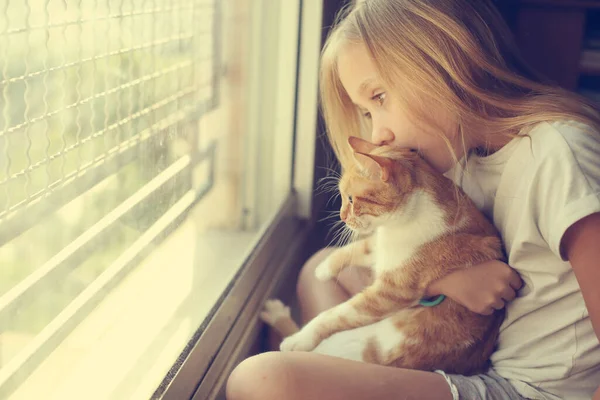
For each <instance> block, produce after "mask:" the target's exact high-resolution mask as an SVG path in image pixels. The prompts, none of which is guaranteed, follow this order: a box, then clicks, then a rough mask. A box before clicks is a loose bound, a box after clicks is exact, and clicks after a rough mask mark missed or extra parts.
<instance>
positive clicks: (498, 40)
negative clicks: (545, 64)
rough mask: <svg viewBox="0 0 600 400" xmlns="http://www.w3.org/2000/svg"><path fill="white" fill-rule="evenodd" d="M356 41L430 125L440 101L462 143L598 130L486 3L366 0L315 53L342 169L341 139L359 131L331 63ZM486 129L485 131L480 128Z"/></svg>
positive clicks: (585, 105)
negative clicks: (546, 79) (542, 127)
mask: <svg viewBox="0 0 600 400" xmlns="http://www.w3.org/2000/svg"><path fill="white" fill-rule="evenodd" d="M357 43H361V44H364V45H365V46H366V47H367V49H368V51H369V52H370V54H371V56H372V58H373V61H374V63H375V66H376V68H377V70H378V72H379V74H380V76H381V79H382V80H383V81H384V83H385V84H386V85H388V87H390V88H391V90H394V94H395V95H397V96H398V97H399V98H401V99H402V100H403V101H404V103H405V104H406V105H407V106H408V105H409V104H410V111H411V113H412V114H413V115H415V116H416V117H417V118H419V119H420V120H421V121H423V122H425V121H426V122H427V123H430V124H432V125H433V126H435V122H434V121H428V120H427V116H426V114H425V110H427V107H429V109H431V104H435V105H436V106H439V107H443V109H446V110H448V112H449V113H450V114H451V115H453V116H454V117H455V118H456V121H457V122H458V134H459V135H460V137H461V138H462V140H463V143H464V138H465V137H466V135H469V137H470V138H474V139H476V140H477V141H478V142H481V143H486V142H487V141H488V140H489V139H490V135H504V136H516V135H518V134H526V133H527V132H528V130H529V129H530V128H531V127H533V126H534V125H535V124H537V123H540V122H544V121H554V120H575V121H578V122H582V123H584V124H587V125H589V126H590V127H591V128H593V129H595V130H596V131H600V115H599V114H598V111H597V110H596V109H595V107H594V106H593V104H592V103H591V102H590V101H588V100H585V99H584V98H582V97H581V96H578V95H576V94H574V93H571V92H569V91H567V90H564V89H561V88H559V87H556V86H552V85H549V84H544V83H541V80H540V79H539V77H537V76H536V74H535V72H533V71H532V70H531V69H530V68H529V67H528V66H527V65H526V63H525V62H524V61H523V60H522V59H521V57H520V56H519V54H518V51H517V46H516V44H515V43H514V41H513V39H512V35H511V33H510V31H509V30H508V28H507V26H506V24H505V23H504V20H503V19H502V17H501V15H500V14H499V12H498V11H497V10H496V8H495V7H494V6H493V5H492V4H491V1H489V0H476V1H473V0H363V1H360V2H359V3H358V4H356V5H355V6H352V7H347V8H346V9H345V10H343V11H342V12H341V13H340V15H339V16H338V20H337V22H336V24H335V25H334V28H333V29H332V31H331V33H330V35H329V37H328V39H327V42H326V44H325V47H324V49H323V52H322V57H321V76H320V91H321V105H322V109H323V114H324V117H325V121H326V124H327V132H328V135H329V139H330V141H331V143H332V146H333V148H334V150H335V152H336V155H337V156H338V159H339V160H340V162H341V165H342V167H343V168H346V167H345V166H346V165H348V164H347V162H350V160H351V153H350V148H349V146H348V145H347V143H346V138H347V137H348V136H364V135H363V134H364V132H365V125H364V123H363V119H362V118H361V117H360V116H359V113H358V112H357V110H356V107H355V106H354V105H353V103H352V101H351V100H350V98H349V96H348V94H347V93H346V91H345V90H344V87H343V86H342V83H341V81H340V78H339V76H338V66H337V62H338V55H339V52H340V51H341V49H342V48H343V47H344V46H346V45H348V44H357ZM397 82H401V83H402V88H401V90H398V88H397V85H395V83H397ZM427 105H428V106H427ZM483 126H485V128H486V129H485V131H482V130H481V129H479V128H478V127H483ZM441 132H442V130H441V129H440V134H441V135H442V136H443V138H444V140H445V141H446V144H447V145H448V146H449V149H450V151H451V152H452V154H454V152H453V149H452V146H451V145H450V142H449V140H448V139H447V138H446V137H445V136H444V135H443V133H441Z"/></svg>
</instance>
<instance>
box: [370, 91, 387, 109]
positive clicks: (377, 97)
mask: <svg viewBox="0 0 600 400" xmlns="http://www.w3.org/2000/svg"><path fill="white" fill-rule="evenodd" d="M371 100H374V101H376V102H377V104H379V105H380V106H381V105H383V101H384V100H385V93H384V92H382V93H379V94H376V95H375V96H373V97H371Z"/></svg>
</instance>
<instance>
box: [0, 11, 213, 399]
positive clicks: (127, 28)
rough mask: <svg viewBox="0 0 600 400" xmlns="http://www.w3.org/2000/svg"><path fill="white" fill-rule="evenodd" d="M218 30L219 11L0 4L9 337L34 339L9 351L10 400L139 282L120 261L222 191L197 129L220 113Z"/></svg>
mask: <svg viewBox="0 0 600 400" xmlns="http://www.w3.org/2000/svg"><path fill="white" fill-rule="evenodd" d="M218 21H219V18H218V0H0V335H2V334H3V333H4V334H6V333H7V332H13V333H14V332H25V333H26V334H27V335H29V336H30V337H31V340H30V341H26V344H25V345H24V347H22V348H19V349H17V350H18V351H16V352H15V354H13V355H12V356H9V357H7V356H4V359H2V354H3V353H2V352H0V397H2V394H3V393H4V394H6V393H8V392H10V390H12V388H14V387H15V386H16V385H18V382H19V381H20V380H22V379H23V378H24V377H26V376H27V374H28V373H29V372H30V371H31V370H33V369H34V368H35V366H36V365H37V364H38V363H39V362H41V361H42V360H43V358H44V357H45V354H48V352H50V351H52V348H53V346H56V344H57V343H59V342H60V340H61V338H62V337H64V335H66V334H67V333H68V331H69V326H72V325H74V324H76V323H77V321H78V320H80V319H81V318H83V316H84V315H85V309H86V307H88V308H89V307H92V306H93V304H94V302H97V301H98V298H100V297H101V295H102V293H103V292H106V290H107V288H108V287H109V286H110V285H114V284H115V281H116V280H117V279H119V277H122V276H123V275H124V274H125V273H126V270H127V268H129V266H130V265H131V264H132V263H133V260H134V258H135V257H130V259H128V261H123V260H122V257H121V258H119V257H120V256H122V255H123V254H124V253H125V252H126V251H127V250H128V249H129V250H130V249H131V248H133V247H135V246H137V247H136V249H138V250H136V251H137V253H139V254H142V253H143V250H144V249H146V248H149V247H150V245H151V243H152V242H153V241H155V240H157V238H160V237H161V235H164V233H165V232H166V231H167V230H168V226H169V224H166V223H162V222H161V224H162V225H161V227H162V228H160V230H159V232H158V233H153V234H152V235H151V236H148V232H149V230H150V229H151V228H152V227H155V226H156V224H157V221H161V218H164V216H165V215H166V214H167V212H168V211H169V210H172V209H173V208H176V207H177V205H178V204H179V203H180V202H181V201H182V199H187V200H186V201H185V206H186V207H189V206H190V205H191V203H193V202H194V201H197V200H198V199H199V198H200V197H201V195H202V193H204V192H205V191H206V190H208V189H209V188H210V183H211V182H210V176H208V177H207V182H205V185H203V186H202V187H201V188H195V187H193V184H192V180H191V173H190V170H191V169H192V168H193V166H194V165H196V164H198V163H200V162H205V161H207V162H211V155H212V150H213V149H212V148H206V149H202V148H199V140H198V131H197V130H198V129H197V126H198V123H197V121H198V118H199V117H200V116H201V114H202V113H203V112H204V111H206V110H207V109H210V108H212V107H215V106H216V105H217V104H216V102H217V84H218V81H217V80H218V76H217V71H218V68H219V54H218V50H219V46H218V36H219V35H218V33H219V24H218ZM186 207H183V208H182V207H179V209H180V212H178V213H176V214H177V215H176V216H180V215H181V210H183V209H185V208H186ZM78 208H79V209H81V210H80V211H79V212H75V211H73V210H76V209H78ZM67 214H68V215H67ZM65 215H67V216H66V217H65ZM53 232H54V234H53ZM57 232H58V233H57ZM53 235H55V236H56V237H53ZM115 236H116V237H117V238H120V239H117V242H118V243H116V242H115V241H114V239H113V241H112V242H111V241H110V239H109V238H110V237H112V238H114V237H115ZM36 242H37V243H44V246H40V250H39V254H34V255H31V256H29V257H27V258H26V260H21V261H19V264H18V266H17V264H16V261H14V260H16V259H17V258H18V257H17V255H18V254H19V253H20V252H23V251H27V250H26V249H28V248H29V247H27V246H30V244H31V243H36ZM41 247H43V249H42V248H41ZM107 249H109V250H107ZM98 251H100V252H101V253H103V254H104V255H102V256H100V255H98ZM107 252H110V253H111V254H113V255H114V256H113V257H112V258H110V259H106V253H107ZM11 260H12V261H11ZM13 261H14V262H13ZM11 263H12V264H11ZM119 266H120V269H118V273H117V274H114V279H113V278H111V279H112V280H111V281H107V282H106V283H105V284H104V286H100V287H99V288H98V290H96V291H94V292H91V293H90V292H86V289H88V288H89V287H90V285H92V283H94V282H97V280H98V279H99V277H101V276H102V274H103V273H105V272H106V271H107V270H108V269H110V268H112V267H115V268H117V267H119ZM82 271H85V272H82ZM69 280H72V281H73V282H77V285H76V286H77V288H74V289H73V290H70V291H69V290H67V291H68V293H62V294H63V296H62V297H61V298H60V300H56V301H55V302H54V303H53V306H51V307H47V306H43V307H42V306H41V303H40V304H37V303H36V300H35V298H36V297H39V296H40V293H42V294H43V293H44V290H47V291H48V292H51V291H52V290H56V288H55V286H56V283H57V282H68V281H69ZM82 296H83V297H82ZM46 300H47V299H46ZM82 301H83V302H82ZM75 303H77V305H76V306H75V305H74V304H75ZM40 307H42V308H43V310H42V311H41V308H40ZM65 313H66V314H65ZM65 315H66V317H65ZM58 317H61V318H63V324H62V325H60V327H58V328H56V329H54V330H52V329H50V328H49V326H51V325H52V323H57V321H58V320H57V318H58ZM32 320H35V323H31V321H32ZM40 335H45V336H44V337H46V340H42V341H37V342H36V340H34V338H35V339H37V338H39V337H40ZM5 336H6V335H5ZM2 346H3V341H2V339H0V350H1V347H2ZM4 346H6V344H4Z"/></svg>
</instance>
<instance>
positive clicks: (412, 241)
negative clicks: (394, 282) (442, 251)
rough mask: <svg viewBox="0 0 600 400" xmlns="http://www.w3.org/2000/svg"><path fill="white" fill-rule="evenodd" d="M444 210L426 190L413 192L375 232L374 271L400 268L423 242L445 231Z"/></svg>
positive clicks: (446, 228)
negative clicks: (400, 208)
mask: <svg viewBox="0 0 600 400" xmlns="http://www.w3.org/2000/svg"><path fill="white" fill-rule="evenodd" d="M448 230H449V226H448V224H447V223H446V218H445V212H444V210H443V209H441V208H440V206H439V205H438V203H437V202H436V201H435V199H434V198H433V197H432V196H431V195H430V194H428V193H426V192H421V191H419V192H415V193H414V194H413V195H412V197H411V198H410V199H409V201H408V202H407V204H406V205H405V206H404V207H402V210H401V211H400V212H399V213H398V214H397V215H395V216H394V217H393V218H391V219H390V220H389V221H388V222H387V223H386V224H385V225H383V226H380V227H379V228H377V231H376V232H375V236H376V237H375V254H376V261H375V271H376V273H377V274H379V273H382V272H385V271H389V270H392V269H396V268H402V266H403V265H405V264H406V262H407V261H409V260H410V259H411V258H412V257H413V255H414V254H415V252H416V251H417V250H418V249H419V247H420V246H422V245H423V244H425V243H428V242H430V241H432V240H434V239H435V238H437V237H439V236H441V235H443V234H444V233H446V232H448Z"/></svg>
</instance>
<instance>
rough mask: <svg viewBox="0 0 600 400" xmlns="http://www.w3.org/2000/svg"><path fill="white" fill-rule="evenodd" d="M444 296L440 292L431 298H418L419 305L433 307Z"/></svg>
mask: <svg viewBox="0 0 600 400" xmlns="http://www.w3.org/2000/svg"><path fill="white" fill-rule="evenodd" d="M445 298H446V296H445V295H443V294H440V295H439V296H438V297H435V298H432V299H421V300H419V305H421V306H423V307H435V306H437V305H438V304H440V303H441V302H442V301H444V299H445Z"/></svg>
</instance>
